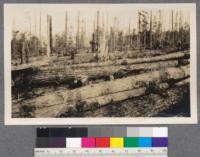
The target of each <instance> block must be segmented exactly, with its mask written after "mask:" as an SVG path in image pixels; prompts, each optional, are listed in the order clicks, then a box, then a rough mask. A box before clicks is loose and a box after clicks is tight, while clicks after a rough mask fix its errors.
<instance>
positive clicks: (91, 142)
mask: <svg viewBox="0 0 200 157" xmlns="http://www.w3.org/2000/svg"><path fill="white" fill-rule="evenodd" d="M81 144H82V148H94V147H95V138H91V137H86V138H82V141H81Z"/></svg>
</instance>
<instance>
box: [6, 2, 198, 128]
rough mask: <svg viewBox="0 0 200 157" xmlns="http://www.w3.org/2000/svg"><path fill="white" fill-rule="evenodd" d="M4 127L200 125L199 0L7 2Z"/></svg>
mask: <svg viewBox="0 0 200 157" xmlns="http://www.w3.org/2000/svg"><path fill="white" fill-rule="evenodd" d="M4 70H5V79H4V81H5V85H4V87H5V121H6V124H16V125H21V124H28V125H29V124H30V125H31V124H72V125H73V124H97V125H98V124H160V123H164V124H173V123H196V122H197V100H196V99H197V87H196V86H197V85H196V6H195V4H187V3H185V4H184V3H183V4H133V3H132V4H131V3H130V4H37V3H36V4H5V5H4Z"/></svg>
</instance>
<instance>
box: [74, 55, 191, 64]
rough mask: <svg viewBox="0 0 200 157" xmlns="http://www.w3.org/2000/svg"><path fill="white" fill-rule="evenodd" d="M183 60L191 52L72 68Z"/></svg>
mask: <svg viewBox="0 0 200 157" xmlns="http://www.w3.org/2000/svg"><path fill="white" fill-rule="evenodd" d="M181 58H189V51H181V52H176V53H170V54H165V55H160V56H155V57H147V58H137V59H120V60H115V61H107V62H98V63H96V62H95V63H83V64H74V65H71V66H72V67H82V68H83V67H91V66H93V67H97V66H106V65H123V64H142V63H151V62H159V61H166V60H174V59H181Z"/></svg>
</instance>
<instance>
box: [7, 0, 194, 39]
mask: <svg viewBox="0 0 200 157" xmlns="http://www.w3.org/2000/svg"><path fill="white" fill-rule="evenodd" d="M5 10H6V11H7V12H8V13H9V16H7V17H8V19H7V20H10V21H11V22H10V23H11V24H12V29H15V30H20V31H28V32H30V31H31V32H32V33H33V34H35V33H36V35H39V18H40V14H41V32H42V36H43V37H44V38H46V35H47V14H48V15H51V16H52V29H53V30H52V31H53V34H54V35H55V34H57V33H62V32H64V27H65V25H64V24H65V14H66V12H67V13H68V31H70V32H71V34H72V36H74V35H76V32H77V19H78V18H77V17H78V13H79V14H80V28H82V27H84V28H85V30H86V33H87V34H88V35H89V36H90V35H91V33H92V31H93V30H94V22H95V23H96V13H97V11H99V12H100V23H101V24H103V23H104V25H105V28H110V27H111V26H112V27H114V26H115V25H116V23H115V22H114V18H115V17H117V21H118V22H117V23H118V24H117V25H118V27H119V28H120V29H121V30H124V32H128V28H129V25H130V28H131V29H136V30H137V28H138V11H139V10H146V11H147V12H149V11H150V10H152V12H153V17H155V18H157V19H158V15H159V14H158V11H159V10H161V11H162V14H161V18H162V21H163V29H164V30H168V29H170V28H171V11H172V10H174V18H175V15H176V13H179V15H180V12H181V14H182V20H183V23H184V22H185V21H187V22H189V19H190V11H191V9H190V8H189V7H187V5H186V6H185V5H182V6H181V7H180V5H179V7H177V6H176V5H172V6H169V5H155V4H154V5H150V4H148V5H136V4H123V5H122V4H115V5H114V4H8V5H7V6H6V7H5ZM83 21H85V22H83ZM103 21H104V22H103ZM35 28H36V29H35ZM11 31H12V30H11Z"/></svg>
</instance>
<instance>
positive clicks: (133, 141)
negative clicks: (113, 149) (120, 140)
mask: <svg viewBox="0 0 200 157" xmlns="http://www.w3.org/2000/svg"><path fill="white" fill-rule="evenodd" d="M138 143H139V140H138V138H137V137H125V138H124V147H138V146H139V144H138Z"/></svg>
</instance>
